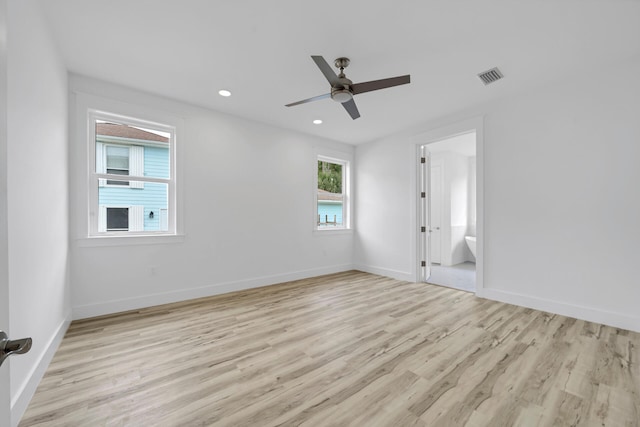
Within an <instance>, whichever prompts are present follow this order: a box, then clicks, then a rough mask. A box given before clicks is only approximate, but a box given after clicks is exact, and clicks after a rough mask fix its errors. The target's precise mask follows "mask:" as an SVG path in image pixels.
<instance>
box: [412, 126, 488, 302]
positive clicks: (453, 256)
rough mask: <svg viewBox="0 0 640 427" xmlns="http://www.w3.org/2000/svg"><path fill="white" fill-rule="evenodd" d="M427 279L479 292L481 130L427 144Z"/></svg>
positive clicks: (425, 237) (425, 275)
mask: <svg viewBox="0 0 640 427" xmlns="http://www.w3.org/2000/svg"><path fill="white" fill-rule="evenodd" d="M421 153H422V156H423V158H425V161H424V163H423V172H422V174H423V179H422V182H423V188H424V190H426V191H424V192H422V193H421V197H422V198H423V209H422V213H421V215H422V216H423V217H424V218H423V221H424V222H423V223H424V224H426V226H425V227H424V228H423V230H424V231H423V232H422V233H421V234H422V235H423V240H424V242H423V245H424V253H425V255H426V256H425V258H426V266H425V267H426V268H425V274H424V276H423V280H424V281H425V282H428V283H433V284H437V285H442V286H448V287H451V288H456V289H460V290H464V291H468V292H476V235H477V234H476V233H477V226H476V224H477V203H476V200H477V194H476V188H477V185H476V175H477V168H476V163H477V160H476V159H477V156H476V132H475V131H469V132H465V133H461V134H457V135H453V136H450V137H447V138H444V139H440V140H437V141H434V142H430V143H428V144H424V145H422V146H421Z"/></svg>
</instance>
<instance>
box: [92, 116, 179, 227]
mask: <svg viewBox="0 0 640 427" xmlns="http://www.w3.org/2000/svg"><path fill="white" fill-rule="evenodd" d="M97 121H106V122H112V123H119V124H124V125H128V126H135V127H140V128H145V129H151V130H158V131H162V132H168V133H169V135H170V137H169V142H168V144H169V177H168V178H156V177H150V176H144V175H143V176H134V175H130V174H129V175H119V174H110V173H106V150H105V148H106V146H107V145H118V144H117V143H111V142H104V141H102V142H101V143H102V144H103V156H104V157H105V158H104V159H103V165H104V169H105V173H99V172H97V156H96V151H97V150H96V144H97V142H98V141H96V126H95V124H96V123H97ZM86 126H87V133H86V135H87V139H86V142H85V143H86V144H87V146H88V147H87V154H88V161H87V166H88V176H87V181H86V182H87V186H88V189H87V190H88V203H89V206H88V209H87V212H88V224H87V225H88V233H87V237H88V238H89V239H100V238H105V237H107V238H114V237H121V238H126V239H130V238H133V237H159V236H176V235H178V224H179V222H178V215H179V214H178V209H177V203H176V201H177V194H176V193H177V184H176V182H177V176H176V157H177V156H176V139H177V131H178V130H177V126H176V125H173V124H165V123H158V122H154V121H149V120H145V119H141V118H134V117H131V116H127V115H122V114H117V113H112V112H107V111H103V110H98V109H93V108H87V109H86ZM134 145H135V144H121V145H120V146H122V147H128V148H129V156H131V147H132V146H134ZM129 162H131V157H129ZM129 173H131V163H129ZM125 177H126V178H127V179H126V181H128V182H129V186H130V187H133V188H135V184H134V183H146V182H149V183H160V184H166V185H167V209H168V212H169V221H168V229H167V230H145V231H129V230H127V231H114V230H112V231H100V229H99V228H100V227H99V224H98V221H99V213H100V209H101V206H100V205H99V191H100V188H101V186H106V187H124V186H119V185H109V184H107V182H108V180H113V181H125V180H124V179H123V178H125ZM101 182H102V183H104V185H102V184H101ZM138 188H141V187H138ZM129 228H131V227H129Z"/></svg>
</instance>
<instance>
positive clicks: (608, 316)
mask: <svg viewBox="0 0 640 427" xmlns="http://www.w3.org/2000/svg"><path fill="white" fill-rule="evenodd" d="M476 295H477V296H479V297H481V298H486V299H489V300H493V301H500V302H504V303H507V304H514V305H518V306H521V307H527V308H532V309H534V310H541V311H546V312H549V313H555V314H559V315H562V316H567V317H573V318H575V319H582V320H586V321H589V322H594V323H601V324H603V325H609V326H613V327H615V328H622V329H626V330H629V331H635V332H640V317H639V316H627V315H624V314H620V313H614V312H611V311H605V310H600V309H597V308H593V307H585V306H580V305H575V304H568V303H564V302H559V301H553V300H548V299H544V298H538V297H533V296H530V295H524V294H519V293H515V292H508V291H502V290H499V289H489V288H483V289H481V290H479V292H477V293H476Z"/></svg>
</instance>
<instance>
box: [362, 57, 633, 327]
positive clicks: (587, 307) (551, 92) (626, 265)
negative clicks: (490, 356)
mask: <svg viewBox="0 0 640 427" xmlns="http://www.w3.org/2000/svg"><path fill="white" fill-rule="evenodd" d="M615 65H616V66H615V67H614V66H613V65H612V66H611V67H609V68H608V69H607V70H608V71H607V73H608V77H607V79H606V80H603V79H601V78H600V77H601V76H600V75H599V74H597V71H599V70H595V71H594V74H593V75H584V76H576V77H575V78H573V79H571V80H570V81H564V82H559V83H557V84H555V85H553V86H549V87H546V88H539V89H538V90H537V91H536V92H535V93H529V94H524V95H521V96H519V97H516V98H512V99H506V100H503V101H500V102H497V103H494V104H491V105H485V106H483V107H481V108H478V109H476V110H473V111H467V112H464V113H461V114H460V115H459V116H457V117H449V118H445V119H443V120H441V121H439V122H438V123H436V122H433V123H427V124H425V125H424V126H423V127H421V128H416V129H412V130H410V131H407V132H405V133H403V134H401V135H395V136H391V137H388V138H385V139H383V140H379V141H376V142H373V143H370V144H366V145H362V146H358V147H357V150H356V158H357V159H358V173H357V182H358V184H357V194H358V198H357V204H356V219H357V220H358V224H359V227H358V230H357V240H358V242H363V243H364V244H363V245H360V244H359V245H358V246H357V251H356V255H355V262H356V263H357V264H358V265H360V266H362V267H363V268H370V269H373V268H374V267H375V269H377V270H378V271H390V272H392V271H397V270H401V271H404V272H406V273H412V272H415V271H416V269H415V261H414V260H415V249H414V246H415V245H414V244H412V243H411V242H412V241H414V240H413V239H415V237H414V238H413V239H412V237H411V236H413V235H415V234H416V233H415V225H416V223H415V216H416V215H415V200H414V199H415V179H416V178H415V174H414V173H411V170H412V168H413V167H414V165H415V156H416V154H415V153H416V150H415V148H414V147H413V145H414V144H415V143H416V140H415V135H418V134H420V133H423V132H426V131H429V130H433V129H436V128H438V127H439V126H444V125H448V124H451V123H455V122H456V121H457V120H461V119H463V118H465V117H469V116H471V115H475V114H485V120H484V143H483V145H484V150H483V153H479V154H478V162H479V164H478V172H479V174H482V173H483V171H484V199H483V201H482V202H483V203H484V218H485V220H484V235H483V236H480V237H484V239H483V240H481V241H480V242H479V244H481V242H482V241H483V243H484V247H483V250H484V255H483V257H484V264H483V270H484V275H483V279H484V280H483V287H482V288H480V289H479V293H480V294H481V295H484V296H486V297H489V298H493V299H499V300H503V301H509V302H513V303H517V304H520V305H525V306H530V307H535V308H540V309H545V310H549V311H553V312H557V313H562V314H567V315H570V316H575V317H579V318H584V319H589V320H593V321H598V322H602V323H607V324H611V325H615V326H620V327H624V328H627V329H633V330H638V331H640V315H639V314H638V307H637V302H638V301H640V287H638V286H637V283H638V274H637V269H636V268H635V264H636V257H637V255H638V241H640V221H639V220H638V218H640V192H638V191H637V182H640V168H639V167H638V159H639V158H640V143H638V141H640V121H638V113H639V112H640V79H638V78H637V76H638V75H640V61H638V60H637V59H636V60H635V61H633V62H628V63H624V64H615ZM498 84H499V83H498ZM483 156H484V157H483ZM380 166H384V170H385V172H384V173H383V174H375V173H373V171H375V170H376V168H377V167H380ZM389 177H392V178H391V180H390V181H389V182H387V179H388V178H389ZM482 197H483V194H482V193H478V199H479V201H480V199H481V198H482ZM374 199H380V200H390V201H392V203H388V204H386V209H385V210H384V211H380V210H379V209H376V206H375V205H374V204H373V203H372V201H373V200H374ZM365 202H366V203H365ZM372 211H373V212H372ZM481 220H482V215H481V213H480V212H478V221H479V224H480V221H481ZM380 230H383V233H384V236H385V237H386V238H384V239H374V238H372V237H371V236H373V235H376V234H378V232H379V231H380ZM390 254H393V256H388V255H390ZM479 261H481V260H479ZM481 268H482V267H481ZM413 277H415V274H414V276H413Z"/></svg>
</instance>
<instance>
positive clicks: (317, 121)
mask: <svg viewBox="0 0 640 427" xmlns="http://www.w3.org/2000/svg"><path fill="white" fill-rule="evenodd" d="M313 124H314V125H321V124H322V120H320V119H315V120H314V121H313Z"/></svg>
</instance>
